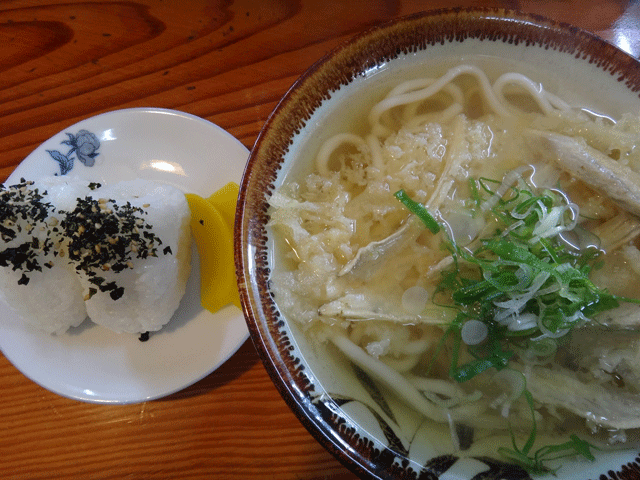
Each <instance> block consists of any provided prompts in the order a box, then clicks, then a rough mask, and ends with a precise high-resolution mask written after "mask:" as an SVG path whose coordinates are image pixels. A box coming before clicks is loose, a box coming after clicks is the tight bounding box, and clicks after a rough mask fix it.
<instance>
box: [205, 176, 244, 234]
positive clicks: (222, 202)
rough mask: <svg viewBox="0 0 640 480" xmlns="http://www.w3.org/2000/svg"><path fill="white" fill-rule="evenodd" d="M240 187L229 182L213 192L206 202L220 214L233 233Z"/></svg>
mask: <svg viewBox="0 0 640 480" xmlns="http://www.w3.org/2000/svg"><path fill="white" fill-rule="evenodd" d="M239 191H240V186H239V185H238V184H237V183H235V182H229V183H227V184H226V185H225V186H224V187H222V188H221V189H220V190H218V191H216V192H214V193H213V194H212V195H211V196H210V197H209V198H207V200H208V201H209V202H210V203H211V204H212V205H213V206H214V207H216V209H217V210H218V211H219V212H220V213H221V214H222V217H223V218H224V220H225V221H226V222H227V225H229V227H230V228H231V233H233V223H234V222H235V218H236V203H237V201H238V192H239Z"/></svg>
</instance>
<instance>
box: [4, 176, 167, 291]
mask: <svg viewBox="0 0 640 480" xmlns="http://www.w3.org/2000/svg"><path fill="white" fill-rule="evenodd" d="M31 185H33V182H25V181H24V180H21V183H19V184H17V185H14V186H11V187H4V186H1V185H0V235H1V238H2V240H3V242H4V243H5V244H7V243H9V242H11V241H12V240H15V239H16V238H19V235H22V234H23V233H25V234H26V235H23V236H24V241H23V242H22V243H19V244H18V245H15V246H13V245H12V246H10V247H7V248H5V249H4V250H3V251H2V252H0V266H4V267H7V266H10V267H12V269H13V270H16V271H22V272H23V275H22V277H21V278H20V279H19V281H18V284H23V285H26V284H27V283H28V281H29V279H28V274H29V273H30V272H33V271H42V266H43V265H41V264H40V262H41V261H42V259H43V258H44V257H45V256H46V255H48V254H52V255H53V257H58V258H59V259H62V258H66V260H67V261H68V263H69V264H71V265H72V266H73V267H74V268H75V269H76V271H77V272H82V273H84V274H85V275H86V276H87V277H89V282H90V283H91V284H93V285H95V288H90V289H89V293H88V295H87V296H86V297H85V299H88V298H91V296H93V295H94V294H95V293H97V291H98V290H100V291H101V292H109V295H110V296H111V298H112V299H113V300H117V299H119V298H120V297H122V295H123V293H124V288H123V287H121V286H119V285H118V284H117V283H116V282H115V281H107V279H106V278H105V277H104V276H102V272H109V271H111V272H114V273H120V272H122V271H123V270H125V269H130V268H133V262H132V260H133V259H137V258H142V259H144V258H148V257H156V256H157V249H158V247H159V246H160V245H162V240H161V239H160V238H159V237H158V236H157V235H156V234H155V233H154V232H153V226H152V225H150V224H148V223H147V222H146V221H145V219H144V215H146V214H147V213H146V211H145V210H144V209H143V208H141V207H136V206H133V205H131V203H130V202H128V201H127V202H126V203H125V204H123V205H119V204H117V203H116V201H115V200H113V199H106V198H98V199H95V198H93V197H91V196H87V197H85V198H78V199H77V204H76V207H75V208H74V209H73V210H72V211H64V210H59V211H56V210H55V208H54V207H53V206H52V205H51V204H50V203H47V202H45V201H44V199H45V197H46V194H47V192H46V191H45V192H42V193H41V192H39V191H38V189H31V188H30V187H31ZM89 188H90V189H91V190H93V191H95V190H97V189H98V188H100V184H96V183H91V184H89ZM148 206H149V205H143V207H145V208H146V207H148ZM163 253H164V254H165V255H167V254H171V249H168V248H165V249H164V250H163ZM41 254H44V255H41ZM44 266H46V267H51V266H52V263H51V262H50V261H48V262H46V263H44Z"/></svg>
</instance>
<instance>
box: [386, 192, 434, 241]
mask: <svg viewBox="0 0 640 480" xmlns="http://www.w3.org/2000/svg"><path fill="white" fill-rule="evenodd" d="M394 196H395V197H396V198H397V199H398V200H400V202H401V203H402V204H403V205H404V206H405V207H407V209H408V210H409V211H410V212H411V213H413V214H414V215H415V216H417V217H418V218H419V219H420V220H421V221H422V223H424V225H425V227H427V228H428V229H429V231H430V232H431V233H434V234H435V233H438V232H439V231H440V224H439V223H438V222H437V221H436V219H435V218H433V216H432V215H431V214H430V213H429V211H428V210H427V209H426V208H425V207H424V205H422V204H420V203H418V202H416V201H414V200H412V199H411V198H410V197H409V195H407V193H406V192H405V191H404V190H398V191H397V192H396V193H395V195H394Z"/></svg>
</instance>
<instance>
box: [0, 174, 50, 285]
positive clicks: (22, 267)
mask: <svg viewBox="0 0 640 480" xmlns="http://www.w3.org/2000/svg"><path fill="white" fill-rule="evenodd" d="M32 185H33V182H31V181H29V182H27V181H26V180H25V179H24V178H22V179H21V180H20V183H18V184H16V185H13V186H10V187H5V186H4V185H0V239H2V243H3V244H5V245H6V244H10V245H11V246H8V247H7V248H5V249H4V250H2V251H1V252H0V266H2V267H11V268H12V270H14V271H22V272H23V274H22V277H21V278H20V280H19V281H18V284H19V285H27V284H28V283H29V277H28V276H27V275H26V274H27V273H29V272H33V271H42V267H43V265H41V264H40V259H41V258H42V257H41V256H40V253H45V254H46V253H48V252H49V251H50V250H51V249H52V248H53V242H52V241H51V238H50V236H49V235H46V234H43V232H46V230H47V229H48V228H50V225H49V224H48V222H49V221H50V219H49V215H50V213H52V212H53V211H54V207H53V206H52V205H51V204H50V203H47V202H45V201H43V199H44V196H45V195H46V192H43V193H41V192H40V191H39V190H38V189H37V188H35V189H32V188H31V186H32ZM20 242H21V243H20ZM44 266H47V267H50V266H51V264H50V263H48V262H47V263H45V264H44Z"/></svg>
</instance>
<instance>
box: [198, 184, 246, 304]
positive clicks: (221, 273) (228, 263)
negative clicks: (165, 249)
mask: <svg viewBox="0 0 640 480" xmlns="http://www.w3.org/2000/svg"><path fill="white" fill-rule="evenodd" d="M186 197H187V202H188V203H189V208H190V209H191V232H192V234H193V237H194V239H195V241H196V246H197V248H198V254H199V256H200V302H201V303H202V306H203V307H204V308H206V309H207V310H209V311H210V312H212V313H215V312H217V311H218V310H220V309H221V308H222V307H224V306H225V305H228V304H229V303H232V304H234V305H236V306H237V307H240V296H239V294H238V287H237V284H236V276H235V266H234V261H233V228H232V227H231V226H230V225H229V223H228V222H227V221H226V219H225V218H224V216H223V215H222V214H221V213H220V212H219V211H218V209H217V208H216V207H214V206H213V204H212V203H211V202H209V201H208V200H207V199H205V198H203V197H201V196H199V195H196V194H193V193H188V194H186Z"/></svg>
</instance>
